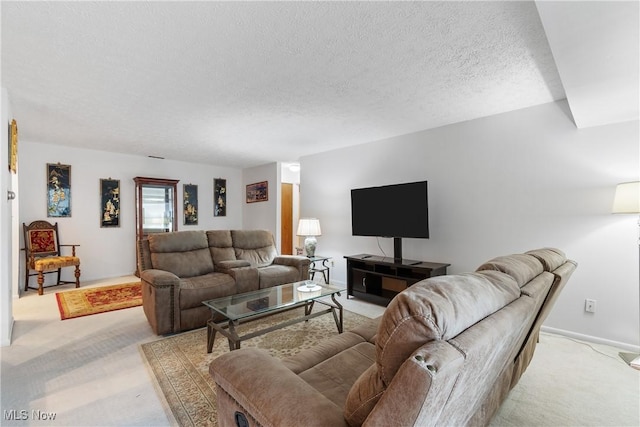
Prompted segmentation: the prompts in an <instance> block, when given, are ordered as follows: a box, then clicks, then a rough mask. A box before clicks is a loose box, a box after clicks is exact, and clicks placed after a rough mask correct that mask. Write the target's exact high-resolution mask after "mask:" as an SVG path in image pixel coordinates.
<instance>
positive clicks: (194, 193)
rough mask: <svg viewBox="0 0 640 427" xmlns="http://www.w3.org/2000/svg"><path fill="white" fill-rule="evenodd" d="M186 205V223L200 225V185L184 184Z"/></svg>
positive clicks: (184, 202) (183, 195) (183, 191)
mask: <svg viewBox="0 0 640 427" xmlns="http://www.w3.org/2000/svg"><path fill="white" fill-rule="evenodd" d="M182 199H183V205H184V225H198V186H197V185H194V184H184V185H183V186H182Z"/></svg>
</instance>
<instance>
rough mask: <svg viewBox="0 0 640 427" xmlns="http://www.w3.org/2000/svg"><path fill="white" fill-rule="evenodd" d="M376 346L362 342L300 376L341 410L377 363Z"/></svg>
mask: <svg viewBox="0 0 640 427" xmlns="http://www.w3.org/2000/svg"><path fill="white" fill-rule="evenodd" d="M375 353H376V350H375V346H374V345H373V344H371V343H368V342H362V343H359V344H356V345H354V346H352V347H348V348H347V349H345V350H343V351H341V352H339V353H337V354H335V355H334V356H332V357H329V358H328V359H326V360H324V361H323V362H320V363H318V364H317V365H315V366H314V367H312V368H311V369H307V370H306V371H304V372H301V373H300V374H299V376H300V378H302V379H303V380H304V381H305V382H307V383H308V384H309V385H310V386H311V387H313V388H315V389H316V390H318V391H319V392H320V393H322V394H323V395H324V396H325V397H326V398H327V399H329V400H331V401H332V402H333V403H335V404H336V405H337V406H338V407H340V408H341V409H344V404H345V402H346V400H347V396H348V394H349V390H351V387H352V386H353V384H354V383H355V382H356V381H357V379H358V378H359V377H360V375H362V373H363V372H364V371H366V370H367V369H368V368H369V367H370V366H372V365H373V364H374V363H375Z"/></svg>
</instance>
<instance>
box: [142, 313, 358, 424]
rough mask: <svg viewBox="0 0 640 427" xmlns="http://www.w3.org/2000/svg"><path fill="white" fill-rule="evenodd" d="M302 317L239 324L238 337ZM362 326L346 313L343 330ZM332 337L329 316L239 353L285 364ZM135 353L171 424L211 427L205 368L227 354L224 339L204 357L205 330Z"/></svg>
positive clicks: (212, 400)
mask: <svg viewBox="0 0 640 427" xmlns="http://www.w3.org/2000/svg"><path fill="white" fill-rule="evenodd" d="M303 314H304V313H303V309H301V308H300V309H295V310H291V311H287V312H283V313H279V314H275V315H273V316H269V317H265V318H263V319H260V320H255V321H253V322H248V323H246V324H241V325H240V327H239V328H238V334H239V335H243V334H245V333H248V332H251V331H253V330H256V329H262V328H265V327H268V326H271V325H274V324H276V323H281V322H283V321H285V320H287V319H290V318H293V317H294V316H296V317H300V316H302V315H303ZM367 320H368V318H367V317H364V316H360V315H358V314H355V313H352V312H349V311H346V310H345V311H344V330H349V329H352V328H355V327H356V326H358V325H361V324H362V323H364V322H366V321H367ZM337 333H338V331H337V328H336V325H335V322H334V320H333V316H331V315H329V314H327V315H324V316H319V317H316V318H314V319H311V320H309V321H307V322H300V323H296V324H294V325H291V326H288V327H286V328H283V329H281V330H276V331H273V332H269V333H268V334H265V335H262V336H259V337H255V338H252V339H249V340H247V341H243V342H242V344H241V345H242V347H243V348H245V347H258V348H263V349H266V350H268V351H269V352H270V353H271V354H272V355H274V356H276V357H279V358H286V357H289V356H292V355H294V354H296V353H298V352H300V351H301V350H304V349H307V348H310V347H313V346H314V345H315V344H316V343H318V342H319V341H321V340H323V339H325V338H328V337H330V336H333V335H337ZM140 347H141V351H142V354H143V356H144V357H143V358H144V359H145V360H146V363H147V364H148V366H149V368H150V370H151V372H152V374H153V376H154V377H155V380H156V381H157V386H158V388H159V389H160V390H161V392H162V394H163V396H164V398H165V399H166V403H167V405H168V407H169V408H170V412H171V414H170V418H171V417H172V418H174V419H175V420H176V422H177V424H178V425H179V426H181V427H183V426H198V427H200V426H216V425H217V410H216V393H215V383H214V382H213V378H211V375H209V364H210V363H211V361H212V360H213V359H215V358H216V357H218V356H220V355H222V354H224V353H227V352H229V344H228V341H227V339H226V338H225V337H223V336H221V334H217V335H216V340H215V343H214V346H213V351H212V352H211V353H210V354H207V329H206V328H201V329H197V330H195V331H191V332H186V333H182V334H179V335H174V336H171V337H168V338H165V339H161V340H158V341H154V342H150V343H146V344H142V345H141V346H140Z"/></svg>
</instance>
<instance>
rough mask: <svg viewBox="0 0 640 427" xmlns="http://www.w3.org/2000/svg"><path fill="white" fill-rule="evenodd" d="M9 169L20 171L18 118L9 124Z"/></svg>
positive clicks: (14, 171)
mask: <svg viewBox="0 0 640 427" xmlns="http://www.w3.org/2000/svg"><path fill="white" fill-rule="evenodd" d="M8 158H9V170H10V171H11V172H13V173H16V172H17V171H18V124H17V123H16V119H13V120H11V123H10V124H9V157H8Z"/></svg>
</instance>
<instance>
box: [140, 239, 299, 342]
mask: <svg viewBox="0 0 640 427" xmlns="http://www.w3.org/2000/svg"><path fill="white" fill-rule="evenodd" d="M138 270H139V272H140V279H141V281H142V306H143V309H144V313H145V315H146V316H147V319H148V320H149V324H150V325H151V328H152V329H153V331H154V332H155V333H156V334H158V335H164V334H169V333H174V332H180V331H186V330H189V329H193V328H199V327H202V326H205V325H206V322H207V320H208V319H210V317H211V312H210V310H209V309H208V308H207V307H206V306H204V305H203V304H202V301H205V300H208V299H213V298H220V297H225V296H229V295H234V294H239V293H243V292H249V291H253V290H257V289H261V288H267V287H271V286H275V285H280V284H283V283H290V282H297V281H300V280H306V279H307V278H308V276H309V259H308V258H307V257H302V256H293V255H278V253H277V251H276V245H275V241H274V239H273V235H272V234H271V232H269V231H266V230H210V231H204V230H198V231H177V232H173V233H161V234H152V235H150V236H149V238H148V239H147V240H141V241H139V242H138Z"/></svg>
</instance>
